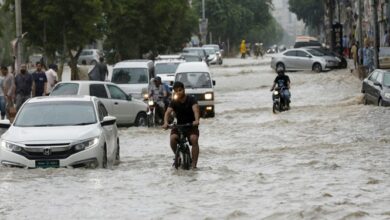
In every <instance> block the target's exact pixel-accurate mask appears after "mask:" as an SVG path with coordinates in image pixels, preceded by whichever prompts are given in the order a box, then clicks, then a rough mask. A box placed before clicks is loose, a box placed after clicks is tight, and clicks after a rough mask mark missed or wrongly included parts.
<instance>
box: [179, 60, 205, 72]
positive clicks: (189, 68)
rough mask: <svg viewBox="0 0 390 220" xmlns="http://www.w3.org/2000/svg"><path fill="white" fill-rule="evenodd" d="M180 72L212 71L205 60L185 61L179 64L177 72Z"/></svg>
mask: <svg viewBox="0 0 390 220" xmlns="http://www.w3.org/2000/svg"><path fill="white" fill-rule="evenodd" d="M180 72H208V73H209V72H210V70H209V67H208V66H207V64H206V63H205V62H185V63H181V64H179V66H178V67H177V69H176V73H180Z"/></svg>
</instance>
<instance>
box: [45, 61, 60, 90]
mask: <svg viewBox="0 0 390 220" xmlns="http://www.w3.org/2000/svg"><path fill="white" fill-rule="evenodd" d="M45 73H46V78H47V84H46V85H47V89H46V91H47V94H46V95H49V94H50V93H51V91H52V90H53V87H54V86H55V84H57V82H58V76H57V65H55V64H50V65H49V69H48V70H47V71H46V72H45Z"/></svg>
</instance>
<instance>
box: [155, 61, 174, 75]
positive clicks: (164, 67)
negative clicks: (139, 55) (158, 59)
mask: <svg viewBox="0 0 390 220" xmlns="http://www.w3.org/2000/svg"><path fill="white" fill-rule="evenodd" d="M178 65H179V63H158V64H156V66H155V68H154V71H155V72H156V75H159V74H165V73H175V72H176V69H177V66H178Z"/></svg>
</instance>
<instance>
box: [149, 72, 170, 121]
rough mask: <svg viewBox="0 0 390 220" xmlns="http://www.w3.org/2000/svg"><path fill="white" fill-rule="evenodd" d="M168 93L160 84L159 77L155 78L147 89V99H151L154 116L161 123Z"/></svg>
mask: <svg viewBox="0 0 390 220" xmlns="http://www.w3.org/2000/svg"><path fill="white" fill-rule="evenodd" d="M167 96H168V92H167V91H166V88H165V86H164V85H163V84H162V82H161V77H159V76H156V77H155V78H154V80H153V81H152V83H151V85H150V87H149V98H152V99H153V101H154V103H155V106H156V114H157V116H158V118H159V119H161V121H162V120H163V118H164V112H165V103H164V100H165V99H166V98H167Z"/></svg>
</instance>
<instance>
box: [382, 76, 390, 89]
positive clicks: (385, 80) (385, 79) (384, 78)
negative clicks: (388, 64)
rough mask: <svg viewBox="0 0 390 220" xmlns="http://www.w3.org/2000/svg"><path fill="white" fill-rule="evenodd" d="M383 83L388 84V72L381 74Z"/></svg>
mask: <svg viewBox="0 0 390 220" xmlns="http://www.w3.org/2000/svg"><path fill="white" fill-rule="evenodd" d="M383 85H384V86H390V73H385V74H383Z"/></svg>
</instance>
